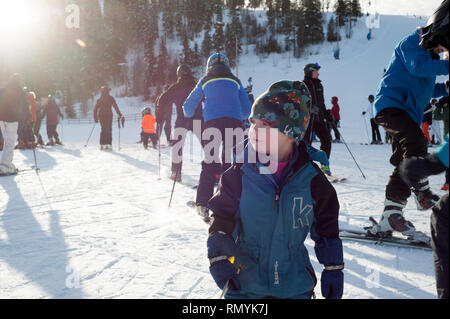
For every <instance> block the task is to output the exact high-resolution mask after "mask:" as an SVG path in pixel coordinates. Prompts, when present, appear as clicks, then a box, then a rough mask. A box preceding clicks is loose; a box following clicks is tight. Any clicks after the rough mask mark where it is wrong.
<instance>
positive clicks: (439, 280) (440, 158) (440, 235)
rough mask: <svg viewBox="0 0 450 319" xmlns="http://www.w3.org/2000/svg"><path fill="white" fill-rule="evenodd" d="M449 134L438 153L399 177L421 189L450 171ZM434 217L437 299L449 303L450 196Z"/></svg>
mask: <svg viewBox="0 0 450 319" xmlns="http://www.w3.org/2000/svg"><path fill="white" fill-rule="evenodd" d="M448 156H449V151H448V134H447V135H446V137H445V142H444V143H443V144H442V145H441V146H440V148H439V149H438V150H437V152H436V153H434V154H431V155H427V156H425V157H410V158H407V159H405V160H404V161H403V162H402V163H401V164H400V167H399V170H400V176H401V177H402V179H403V180H404V181H405V183H407V184H408V185H409V186H411V187H417V186H418V185H420V183H421V180H423V179H426V178H428V176H430V175H436V174H439V173H442V172H443V171H444V170H445V169H447V171H448ZM432 210H433V212H432V213H431V247H432V249H433V259H434V273H435V278H436V288H437V294H438V298H440V299H448V291H449V277H448V271H449V260H448V254H449V245H448V241H449V231H448V230H449V229H448V228H449V224H448V215H449V207H448V193H447V194H445V195H444V196H442V198H441V199H440V200H439V201H438V202H437V204H436V205H435V206H434V207H433V208H432Z"/></svg>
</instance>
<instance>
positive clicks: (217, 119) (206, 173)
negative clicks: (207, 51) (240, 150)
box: [183, 53, 251, 221]
mask: <svg viewBox="0 0 450 319" xmlns="http://www.w3.org/2000/svg"><path fill="white" fill-rule="evenodd" d="M201 101H203V119H204V125H203V128H202V129H203V132H204V133H203V134H202V135H204V136H203V137H202V146H203V148H205V146H206V145H208V144H210V143H212V142H215V140H214V138H215V136H214V135H213V133H214V131H215V130H211V129H217V132H220V135H221V141H222V160H220V159H219V154H218V152H216V148H215V147H214V149H213V154H206V152H205V157H207V159H205V160H204V161H202V171H201V173H200V181H199V185H198V189H197V198H196V204H197V211H198V213H199V214H200V216H202V217H204V218H206V219H207V218H208V208H207V203H208V200H209V199H210V198H211V196H212V195H213V192H214V185H215V183H216V181H217V177H216V176H220V174H221V173H222V172H224V171H225V170H226V169H227V168H228V167H230V165H231V163H230V162H231V160H230V161H229V162H228V163H226V158H228V157H229V156H228V155H229V154H231V153H232V149H233V148H234V147H235V145H236V144H237V142H240V141H236V140H235V141H232V142H230V143H225V130H226V129H233V130H234V129H237V128H242V129H244V121H245V120H246V119H247V118H248V115H249V114H250V109H251V104H250V100H249V98H248V95H247V92H246V91H245V88H244V86H243V85H242V83H241V81H240V80H239V79H238V78H237V77H235V76H234V75H233V73H232V72H231V70H230V64H229V60H228V58H227V57H226V56H225V55H224V54H222V53H215V54H213V55H212V56H210V57H209V59H208V62H207V70H206V75H205V76H203V78H202V79H200V81H199V82H198V83H197V85H196V87H195V88H194V89H193V90H192V92H191V93H190V95H189V96H188V98H187V99H186V101H185V103H184V105H183V110H184V114H185V116H186V117H188V118H191V117H193V116H194V114H195V111H196V109H197V107H199V103H200V102H201ZM210 133H211V134H210ZM219 145H220V144H219ZM205 221H206V220H205Z"/></svg>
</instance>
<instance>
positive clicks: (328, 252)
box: [314, 238, 344, 299]
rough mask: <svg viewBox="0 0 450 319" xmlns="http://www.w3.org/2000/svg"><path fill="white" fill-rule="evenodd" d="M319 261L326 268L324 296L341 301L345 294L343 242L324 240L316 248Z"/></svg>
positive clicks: (324, 273) (336, 239)
mask: <svg viewBox="0 0 450 319" xmlns="http://www.w3.org/2000/svg"><path fill="white" fill-rule="evenodd" d="M314 250H315V252H316V256H317V259H318V260H319V262H320V263H321V264H323V265H324V266H325V269H324V271H323V272H322V277H321V278H320V281H321V289H322V296H323V297H324V298H327V299H341V298H342V294H343V292H344V273H343V272H342V270H343V269H344V257H343V250H342V241H341V240H340V239H339V238H322V239H320V240H319V241H318V242H316V245H315V247H314Z"/></svg>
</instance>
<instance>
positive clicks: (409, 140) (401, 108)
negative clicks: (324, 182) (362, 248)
mask: <svg viewBox="0 0 450 319" xmlns="http://www.w3.org/2000/svg"><path fill="white" fill-rule="evenodd" d="M448 4H449V3H448V0H445V1H444V2H443V3H442V4H441V6H440V7H439V8H438V9H437V11H436V12H435V13H434V14H433V15H432V16H431V17H430V19H429V20H428V25H427V26H426V27H424V28H418V29H417V30H415V31H414V32H413V33H412V34H410V35H408V36H406V37H405V38H404V39H402V40H401V41H400V42H399V44H398V45H397V46H396V48H395V49H394V55H393V57H392V58H391V61H390V63H389V66H388V69H387V70H386V73H385V74H384V75H383V78H382V80H381V82H380V85H379V87H378V92H377V94H376V97H375V105H374V106H375V120H376V122H377V123H378V124H379V125H381V126H383V127H384V129H385V130H386V131H387V132H388V133H389V135H390V136H391V137H392V139H393V142H392V151H393V154H392V156H391V158H390V163H391V164H392V165H393V166H394V167H395V168H394V171H393V172H392V175H391V176H390V177H389V181H388V183H387V185H386V194H385V202H384V210H383V213H382V216H381V219H380V221H379V222H378V224H374V225H373V227H372V228H371V229H370V232H371V233H372V234H373V235H375V236H389V235H390V234H392V232H394V231H396V232H400V233H402V234H403V235H404V236H407V237H409V238H413V239H415V240H417V241H424V242H428V241H429V240H430V238H429V237H428V236H427V235H426V234H423V233H422V232H419V231H416V229H415V227H414V225H413V223H411V222H410V221H408V220H406V219H405V217H404V216H403V209H404V208H405V206H406V204H407V200H408V197H410V195H411V192H412V193H413V194H414V196H415V197H416V203H417V208H418V209H419V210H428V209H430V208H432V207H433V206H434V205H435V204H436V202H437V201H438V200H439V196H438V195H436V194H434V193H433V192H432V191H431V189H430V186H429V183H428V179H427V178H425V179H422V180H421V181H420V183H418V184H416V185H414V187H412V188H411V186H410V185H408V184H406V183H405V182H404V181H403V180H402V179H401V177H400V176H399V170H398V167H399V165H400V164H401V162H402V161H404V160H406V159H408V158H410V157H413V156H417V157H424V156H426V155H427V151H428V147H427V144H428V143H427V139H426V138H425V136H424V135H423V133H422V130H421V128H420V125H421V124H422V119H423V112H424V109H425V106H426V105H427V103H428V102H429V101H430V100H431V98H432V97H433V96H434V97H439V96H445V95H448V93H447V92H446V90H445V85H444V84H443V83H438V84H436V76H438V75H448V72H449V61H448V56H447V60H440V56H439V54H440V53H442V52H448V32H449V29H448V15H449V7H448Z"/></svg>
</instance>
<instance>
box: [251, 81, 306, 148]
mask: <svg viewBox="0 0 450 319" xmlns="http://www.w3.org/2000/svg"><path fill="white" fill-rule="evenodd" d="M310 111H311V95H310V93H309V90H308V88H307V86H306V85H305V84H304V83H303V82H300V81H288V80H283V81H279V82H276V83H273V84H272V85H271V86H270V87H269V89H268V90H267V91H266V92H264V93H263V94H262V95H261V96H259V97H258V98H257V99H256V101H255V103H253V106H252V112H251V114H250V117H249V119H250V120H251V119H257V120H263V121H266V122H268V123H270V124H271V126H272V127H274V128H277V129H278V130H279V131H280V132H281V133H283V134H285V135H287V136H289V137H290V138H292V139H293V140H294V141H295V142H296V143H297V144H299V143H300V141H301V140H302V139H303V137H304V136H305V133H306V130H307V129H308V125H309V119H310Z"/></svg>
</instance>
